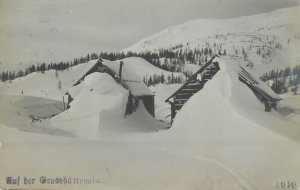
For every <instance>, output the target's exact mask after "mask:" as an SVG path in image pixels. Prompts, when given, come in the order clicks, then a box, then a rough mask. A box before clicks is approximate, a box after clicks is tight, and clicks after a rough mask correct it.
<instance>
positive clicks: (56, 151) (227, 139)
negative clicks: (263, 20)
mask: <svg viewBox="0 0 300 190" xmlns="http://www.w3.org/2000/svg"><path fill="white" fill-rule="evenodd" d="M220 66H221V70H220V71H219V72H218V73H217V74H216V75H215V76H214V78H213V80H211V81H209V82H208V83H207V84H206V85H205V87H204V89H203V90H201V91H200V92H199V93H197V94H196V95H195V96H193V97H192V98H191V99H190V100H189V101H188V102H187V103H186V105H184V107H183V108H182V110H181V111H180V112H179V113H178V115H177V116H176V118H175V120H174V125H173V126H172V127H171V128H170V129H168V130H160V131H157V132H155V131H156V130H149V129H151V128H152V127H154V126H158V125H161V126H163V124H158V123H159V122H158V121H155V120H154V119H153V118H152V119H151V118H149V117H148V116H149V114H148V113H146V112H145V109H144V108H143V107H139V109H140V110H139V112H137V113H136V114H134V115H131V116H128V117H126V118H124V115H122V113H123V112H122V110H123V109H124V97H125V95H126V93H127V92H126V90H125V89H122V88H121V86H118V84H117V83H115V81H114V80H113V79H112V78H111V77H110V76H109V75H107V74H101V73H94V74H91V75H89V76H88V77H86V78H85V80H84V81H83V82H82V83H81V84H80V85H79V86H78V87H76V88H80V90H79V91H78V93H77V95H76V96H75V98H74V102H72V104H71V108H70V109H69V110H68V111H66V112H63V113H61V114H59V115H57V116H55V117H53V118H51V119H47V120H43V121H42V122H41V124H43V125H42V126H44V128H47V129H49V130H50V129H57V130H59V131H57V134H56V131H55V130H52V135H45V134H40V133H41V131H39V133H28V132H24V131H22V130H17V129H15V128H12V126H11V125H10V124H9V123H3V122H2V121H4V120H3V119H1V123H2V124H1V125H0V139H1V148H0V155H1V156H0V168H1V170H0V184H4V185H1V188H6V187H9V188H13V187H15V186H9V185H5V181H4V179H5V177H6V176H7V175H9V176H28V173H29V171H30V177H35V178H37V179H39V177H40V176H43V175H46V177H49V178H55V177H61V176H62V177H63V176H68V177H72V178H73V177H75V178H93V177H95V178H98V179H101V183H100V184H93V185H80V184H75V185H74V184H72V185H64V186H58V187H63V188H64V189H74V188H76V189H87V188H88V189H99V188H103V189H197V188H198V189H233V190H234V189H237V190H239V189H264V190H265V189H274V188H275V187H276V185H277V183H278V182H280V180H285V179H288V180H293V181H300V175H299V170H300V165H299V164H298V161H299V159H300V146H299V135H300V131H299V127H298V125H296V124H293V123H292V122H289V121H288V120H287V119H285V118H284V117H283V116H281V115H280V114H278V113H276V112H271V113H266V112H264V109H263V105H262V104H261V103H260V102H259V101H258V100H257V99H256V97H255V96H254V94H253V93H252V92H251V91H250V89H248V87H247V86H246V85H244V84H243V83H241V82H239V80H238V74H237V71H238V68H239V67H238V66H239V64H238V63H237V62H236V61H235V60H232V59H229V58H226V57H222V58H221V60H220ZM100 81H105V83H100ZM94 84H97V85H94ZM98 84H99V85H98ZM177 87H178V86H176V85H170V86H167V88H166V87H164V86H163V85H161V86H160V85H158V86H156V87H155V90H157V92H156V93H157V96H158V100H159V101H158V102H162V101H163V100H164V99H165V97H164V96H165V95H166V94H167V91H170V93H172V92H171V91H172V90H174V89H177ZM91 89H93V90H91ZM153 90H154V89H153ZM4 96H5V97H6V98H7V99H8V100H7V101H5V102H10V101H12V100H13V99H14V96H13V95H7V94H6V95H4ZM19 96H21V97H22V95H19ZM23 96H24V95H23ZM24 97H26V96H24ZM21 99H23V98H21ZM37 99H38V98H37ZM1 100H2V98H1ZM101 100H102V101H101ZM26 103H27V104H30V102H28V101H26ZM53 103H54V102H53ZM13 105H14V103H13V102H12V104H8V105H6V106H7V109H8V108H9V109H11V110H14V109H15V110H14V111H11V112H10V115H17V113H16V112H15V111H16V110H19V109H20V108H19V107H18V108H14V107H13ZM17 105H18V106H20V105H23V107H24V106H25V107H26V105H25V103H23V104H17ZM31 105H32V106H29V107H39V106H37V105H35V104H34V103H31ZM27 107H28V105H27ZM158 107H159V106H158ZM79 108H80V110H85V111H79ZM158 109H160V111H161V112H165V111H166V110H165V106H164V105H163V104H161V107H160V108H158ZM30 110H35V109H33V108H31V109H30ZM143 110H144V111H143ZM54 111H55V110H54ZM160 111H158V112H157V113H159V112H160ZM24 112H25V111H24ZM28 112H29V111H28ZM22 113H23V112H22ZM21 115H24V114H21ZM104 116H105V117H104ZM24 118H25V116H24ZM147 118H148V119H147ZM103 119H104V121H103V122H104V123H103V125H102V124H101V122H102V120H103ZM16 120H19V119H18V118H16ZM27 122H29V123H27V124H26V122H24V126H27V125H30V120H29V121H27ZM36 123H39V121H35V122H34V126H35V127H36V128H40V127H41V126H39V125H38V124H36ZM3 124H4V125H3ZM41 124H40V125H41ZM21 126H22V125H21ZM94 127H98V128H94ZM154 128H155V127H154ZM154 128H153V129H154ZM145 129H148V130H145ZM62 132H64V133H62ZM42 133H43V132H42ZM46 134H47V133H46ZM103 134H105V135H103ZM58 135H60V136H74V135H75V136H77V137H75V138H74V137H73V138H67V137H59V136H58ZM78 136H79V138H78ZM12 158H13V159H12ZM20 187H24V186H22V185H21V186H19V187H18V188H20ZM27 187H29V186H27ZM54 187H57V186H55V185H51V184H50V185H40V184H39V183H37V184H36V185H31V186H30V188H47V189H52V188H54Z"/></svg>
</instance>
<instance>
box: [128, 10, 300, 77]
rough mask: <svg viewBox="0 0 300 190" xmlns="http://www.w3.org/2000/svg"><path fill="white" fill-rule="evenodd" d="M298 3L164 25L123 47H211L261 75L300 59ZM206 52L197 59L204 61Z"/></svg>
mask: <svg viewBox="0 0 300 190" xmlns="http://www.w3.org/2000/svg"><path fill="white" fill-rule="evenodd" d="M299 16H300V6H297V7H291V8H284V9H280V10H276V11H272V12H269V13H264V14H259V15H252V16H245V17H239V18H234V19H200V20H194V21H189V22H186V23H183V24H181V25H178V26H174V27H170V28H167V29H165V30H163V31H161V32H159V33H157V34H154V35H152V36H150V37H147V38H145V39H143V40H141V41H139V42H137V43H136V44H134V45H132V46H131V47H128V48H126V49H124V50H123V52H125V53H127V52H135V53H142V52H143V53H145V52H151V53H155V52H161V50H162V49H164V50H170V51H172V52H174V53H175V54H180V53H184V52H187V54H188V52H190V51H192V52H197V51H198V52H200V53H201V52H202V53H203V51H205V49H208V50H211V53H212V54H221V55H224V54H226V55H229V56H232V57H234V56H236V57H238V58H240V59H241V61H240V62H242V64H244V65H248V66H249V67H250V68H252V67H253V70H254V71H255V72H256V73H257V74H259V75H261V74H262V73H264V72H266V71H269V70H271V69H274V68H277V67H278V68H283V67H286V66H293V65H296V64H297V63H299V62H300V57H299V52H300V50H299V47H300V46H299V44H300V20H299ZM206 56H207V55H203V54H202V55H201V54H200V56H199V54H198V58H196V59H195V60H196V62H203V60H204V59H205V57H206Z"/></svg>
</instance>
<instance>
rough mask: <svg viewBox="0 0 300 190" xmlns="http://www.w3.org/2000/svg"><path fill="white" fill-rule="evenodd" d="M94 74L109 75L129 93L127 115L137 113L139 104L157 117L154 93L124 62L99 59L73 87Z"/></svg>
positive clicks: (69, 98)
mask: <svg viewBox="0 0 300 190" xmlns="http://www.w3.org/2000/svg"><path fill="white" fill-rule="evenodd" d="M94 72H102V73H107V74H109V75H110V76H112V77H113V78H114V79H115V81H116V82H118V83H119V84H121V85H122V86H123V87H124V88H125V89H127V90H128V91H129V96H128V102H127V107H126V113H125V114H126V115H128V114H131V113H133V112H135V110H136V108H137V107H138V105H139V103H143V104H144V106H145V108H146V109H147V111H148V112H149V113H150V114H151V115H152V116H153V117H155V107H154V93H153V92H152V91H151V90H150V89H149V88H148V87H147V86H146V84H145V83H144V82H143V81H142V80H141V78H140V77H139V76H138V75H137V74H136V73H135V72H134V71H132V70H131V69H130V68H128V67H126V65H124V64H123V62H122V61H121V62H120V63H117V62H112V61H107V60H105V61H103V60H102V59H99V60H98V61H96V62H95V64H93V65H92V66H91V67H90V68H88V69H87V70H86V71H85V72H84V74H83V75H82V76H81V77H80V78H79V79H78V80H77V81H76V82H75V83H74V85H73V86H76V85H78V84H80V83H81V81H83V80H84V78H85V77H86V76H87V75H89V74H91V73H94ZM66 95H68V98H67V99H68V104H69V103H70V102H71V101H72V97H70V94H69V93H68V92H66Z"/></svg>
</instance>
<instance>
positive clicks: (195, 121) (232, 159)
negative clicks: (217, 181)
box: [165, 57, 300, 189]
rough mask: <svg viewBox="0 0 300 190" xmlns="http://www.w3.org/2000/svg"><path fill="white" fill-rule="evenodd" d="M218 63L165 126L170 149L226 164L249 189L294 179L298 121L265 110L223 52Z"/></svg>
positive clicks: (299, 177) (297, 175)
mask: <svg viewBox="0 0 300 190" xmlns="http://www.w3.org/2000/svg"><path fill="white" fill-rule="evenodd" d="M220 62H221V63H220V66H221V70H220V71H219V72H218V73H217V74H216V75H215V76H214V78H213V80H210V81H208V82H207V83H206V85H205V86H204V88H203V89H202V90H201V91H199V92H198V93H197V94H195V95H194V96H192V97H191V99H190V100H189V101H188V102H187V103H186V104H185V105H184V106H183V108H182V109H181V110H180V112H178V113H177V115H176V117H175V120H174V124H173V126H172V128H171V129H170V130H168V131H166V134H165V135H166V136H168V139H172V140H174V141H175V142H177V143H178V144H176V145H173V148H171V149H169V151H170V152H177V153H178V150H180V151H179V152H181V153H182V154H185V155H190V157H193V158H199V160H202V159H204V160H206V159H208V160H211V161H212V162H215V163H218V164H220V165H222V166H224V168H228V169H229V168H230V169H229V170H234V171H235V172H234V173H235V175H236V177H237V179H240V180H241V181H245V182H246V184H247V185H246V187H251V188H253V189H256V188H257V189H273V188H274V186H276V183H277V181H278V180H281V179H282V178H283V177H284V178H285V179H293V180H295V181H299V180H300V173H299V171H300V165H299V164H298V160H299V159H300V145H299V142H300V127H299V125H298V124H296V123H290V122H289V121H287V120H286V119H285V118H284V117H282V116H281V115H279V114H278V113H276V112H274V111H273V112H271V113H266V112H264V107H263V105H262V104H261V103H260V102H259V101H258V100H257V98H256V97H255V95H254V94H253V93H252V92H251V90H250V89H249V88H248V87H247V86H246V85H244V84H243V83H241V82H239V80H238V74H237V71H238V69H239V67H238V63H237V62H236V61H235V60H232V59H226V58H224V57H222V58H221V60H220ZM165 138H166V137H165ZM236 172H237V173H236ZM220 188H221V187H220ZM221 189H222V188H221Z"/></svg>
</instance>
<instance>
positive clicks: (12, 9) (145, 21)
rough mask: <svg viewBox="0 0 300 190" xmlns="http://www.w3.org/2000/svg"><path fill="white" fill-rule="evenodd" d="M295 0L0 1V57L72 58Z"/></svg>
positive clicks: (292, 4) (1, 59) (284, 5)
mask: <svg viewBox="0 0 300 190" xmlns="http://www.w3.org/2000/svg"><path fill="white" fill-rule="evenodd" d="M298 3H299V1H298V0H205V1H204V0H0V61H1V62H10V61H19V62H20V61H28V60H40V61H41V60H45V61H49V60H50V59H53V60H59V59H70V57H74V55H78V54H79V55H84V54H85V53H88V52H91V51H96V52H99V51H101V50H121V49H123V48H126V47H128V46H130V45H132V44H133V43H135V42H137V41H139V40H140V39H142V38H144V37H147V36H149V35H151V34H154V33H156V32H159V31H160V30H162V29H164V28H166V27H168V26H173V25H177V24H180V23H182V22H185V21H189V20H192V19H199V18H233V17H238V16H242V15H251V14H256V13H262V12H268V11H271V10H274V9H279V8H283V7H288V6H295V5H297V4H298Z"/></svg>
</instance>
